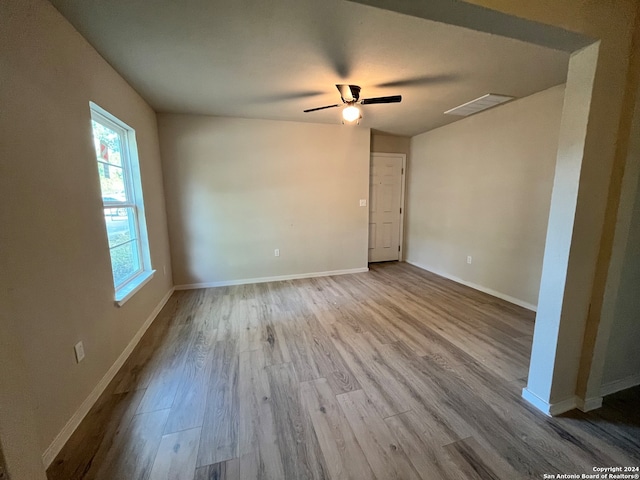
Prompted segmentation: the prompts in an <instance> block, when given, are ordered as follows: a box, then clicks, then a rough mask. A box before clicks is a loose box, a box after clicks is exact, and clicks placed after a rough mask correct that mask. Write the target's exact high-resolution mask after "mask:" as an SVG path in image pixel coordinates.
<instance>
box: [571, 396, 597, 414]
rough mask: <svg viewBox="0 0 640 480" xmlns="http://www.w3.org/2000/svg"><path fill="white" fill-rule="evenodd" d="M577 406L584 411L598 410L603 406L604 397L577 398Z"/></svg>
mask: <svg viewBox="0 0 640 480" xmlns="http://www.w3.org/2000/svg"><path fill="white" fill-rule="evenodd" d="M576 406H577V407H578V408H579V409H580V410H581V411H583V412H590V411H591V410H597V409H598V408H600V407H601V406H602V397H591V398H586V399H584V400H583V399H582V398H576Z"/></svg>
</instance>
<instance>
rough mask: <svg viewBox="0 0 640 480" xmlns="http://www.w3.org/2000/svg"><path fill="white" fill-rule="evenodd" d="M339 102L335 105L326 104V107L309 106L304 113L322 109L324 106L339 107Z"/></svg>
mask: <svg viewBox="0 0 640 480" xmlns="http://www.w3.org/2000/svg"><path fill="white" fill-rule="evenodd" d="M339 106H340V104H337V105H327V106H326V107H318V108H310V109H308V110H305V111H304V113H307V112H315V111H316V110H324V109H325V108H333V107H339Z"/></svg>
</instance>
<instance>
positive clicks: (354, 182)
mask: <svg viewBox="0 0 640 480" xmlns="http://www.w3.org/2000/svg"><path fill="white" fill-rule="evenodd" d="M158 120H159V121H158V125H159V131H160V138H161V148H162V161H163V168H164V178H165V190H166V196H167V215H168V219H169V226H170V229H169V231H170V234H171V254H172V259H173V274H174V277H173V280H174V282H175V284H176V285H189V284H200V283H208V284H210V283H218V282H221V283H226V282H232V281H242V280H248V279H255V278H263V277H273V276H281V275H299V274H307V273H314V272H326V271H334V270H347V269H357V268H366V266H367V240H368V235H367V228H368V210H367V208H366V207H360V206H359V199H366V198H368V197H369V195H368V190H369V130H368V129H364V128H359V127H354V128H351V127H345V126H343V125H319V124H309V123H296V122H279V121H271V120H246V119H236V118H225V117H207V116H194V115H170V114H160V115H159V116H158ZM276 248H279V249H280V257H275V256H274V249H276Z"/></svg>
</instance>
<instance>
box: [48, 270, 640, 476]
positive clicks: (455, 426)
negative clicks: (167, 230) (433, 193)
mask: <svg viewBox="0 0 640 480" xmlns="http://www.w3.org/2000/svg"><path fill="white" fill-rule="evenodd" d="M533 322H534V314H533V313H532V312H529V311H527V310H524V309H522V308H520V307H517V306H514V305H511V304H509V303H506V302H504V301H501V300H499V299H496V298H494V297H491V296H489V295H485V294H483V293H480V292H477V291H475V290H472V289H469V288H467V287H464V286H461V285H459V284H456V283H453V282H451V281H448V280H446V279H443V278H441V277H438V276H437V275H434V274H431V273H428V272H425V271H423V270H420V269H418V268H415V267H412V266H410V265H407V264H399V263H387V264H375V265H372V266H371V270H370V271H369V272H367V273H362V274H355V275H344V276H337V277H324V278H316V279H305V280H294V281H285V282H273V283H263V284H257V285H241V286H233V287H223V288H215V289H206V290H191V291H184V292H176V293H175V294H174V295H173V296H172V297H171V299H170V300H169V302H168V303H167V305H166V306H165V308H164V309H163V310H162V312H161V313H160V315H159V316H158V318H157V319H156V320H155V321H154V323H153V324H152V325H151V327H150V328H149V330H148V331H147V333H146V334H145V336H144V337H143V339H142V340H141V342H140V344H139V345H138V346H137V347H136V349H135V350H134V352H133V353H132V355H131V356H130V358H129V359H128V361H127V362H126V364H125V365H124V366H123V368H122V369H121V371H120V372H119V373H118V374H117V376H116V378H115V379H114V380H113V382H111V384H110V385H109V387H108V388H107V390H106V391H105V392H104V394H103V395H102V396H101V397H100V399H99V400H98V402H97V403H96V405H95V406H94V407H93V409H92V410H91V411H90V412H89V414H88V415H87V417H86V418H85V419H84V421H83V422H82V424H81V425H80V427H79V428H78V429H77V431H76V432H75V433H74V435H73V436H72V437H71V439H70V440H69V442H68V443H67V445H66V446H65V447H64V448H63V450H62V451H61V452H60V454H59V455H58V457H57V458H56V459H55V460H54V462H53V463H52V465H51V466H50V468H49V470H48V472H47V473H48V477H49V479H50V480H76V479H78V480H79V479H85V480H89V479H99V480H102V479H108V480H148V479H150V480H157V479H167V480H212V479H216V480H224V479H226V480H231V479H233V480H239V479H242V480H251V479H274V480H279V479H292V480H302V479H362V480H369V479H378V480H388V479H401V480H413V479H416V480H420V479H421V480H439V479H444V480H454V479H508V480H514V479H521V478H522V479H524V478H542V477H543V474H545V473H548V474H558V473H573V474H582V473H593V471H592V468H593V467H594V466H605V467H606V466H639V465H640V408H639V407H640V389H639V388H636V389H632V390H628V391H626V392H622V393H620V394H617V395H613V396H610V397H608V398H606V399H605V406H604V407H603V408H602V409H600V410H598V411H596V412H592V413H589V414H584V413H581V412H578V411H574V412H571V413H569V414H566V415H564V416H561V417H558V418H553V419H552V418H547V417H545V416H544V415H542V414H540V413H539V412H537V411H536V410H535V409H533V407H531V406H529V405H528V404H527V403H526V402H525V401H523V400H522V398H521V396H520V394H521V389H522V387H523V385H525V383H526V375H527V369H528V360H529V352H530V349H531V338H532V333H533Z"/></svg>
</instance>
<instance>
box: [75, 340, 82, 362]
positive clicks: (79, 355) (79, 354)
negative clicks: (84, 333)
mask: <svg viewBox="0 0 640 480" xmlns="http://www.w3.org/2000/svg"><path fill="white" fill-rule="evenodd" d="M73 349H74V350H75V352H76V363H80V362H81V361H82V360H84V345H83V344H82V342H78V343H76V345H75V346H74V347H73Z"/></svg>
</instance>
